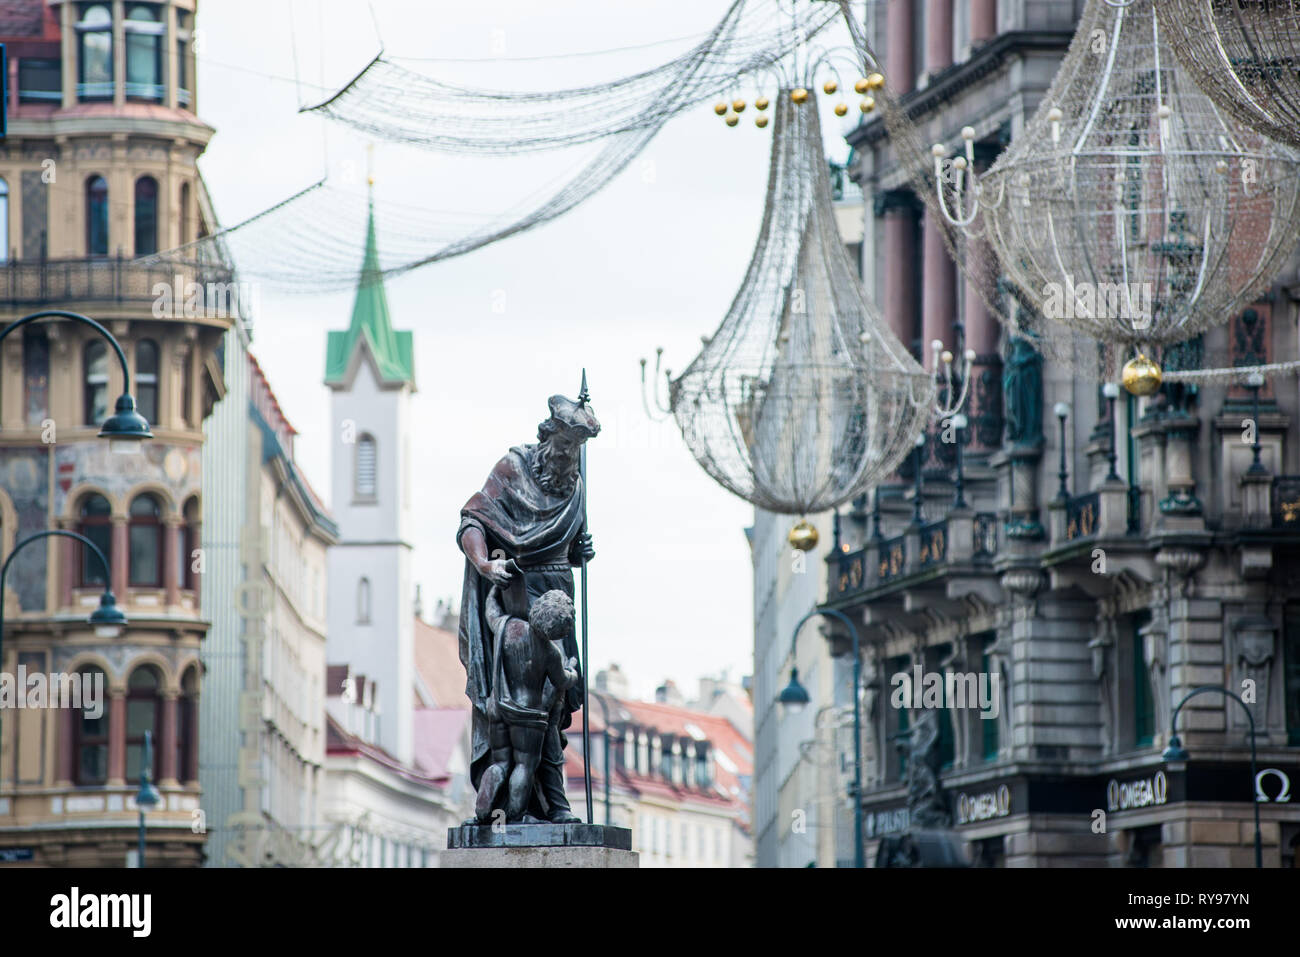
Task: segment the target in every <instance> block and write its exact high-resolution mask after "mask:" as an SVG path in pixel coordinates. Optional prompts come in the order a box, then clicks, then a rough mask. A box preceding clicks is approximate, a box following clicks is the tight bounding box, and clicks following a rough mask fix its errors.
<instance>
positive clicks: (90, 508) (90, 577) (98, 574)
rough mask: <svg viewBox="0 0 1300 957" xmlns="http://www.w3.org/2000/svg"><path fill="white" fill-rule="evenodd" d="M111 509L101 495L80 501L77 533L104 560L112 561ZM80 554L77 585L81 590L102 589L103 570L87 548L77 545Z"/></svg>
mask: <svg viewBox="0 0 1300 957" xmlns="http://www.w3.org/2000/svg"><path fill="white" fill-rule="evenodd" d="M112 516H113V509H112V506H110V505H109V504H108V499H106V498H104V496H102V495H97V494H91V495H87V496H86V497H85V498H84V499H82V500H81V513H80V514H79V515H78V516H77V531H78V532H79V533H81V534H82V535H84V536H86V538H88V539H90V540H91V541H92V542H94V543H95V545H96V546H97V547H98V548H99V550H100V551H101V552H103V553H104V558H106V559H108V560H109V561H112V548H113V525H112V521H113V518H112ZM77 550H78V551H79V552H81V561H80V562H79V563H78V564H79V565H80V568H81V575H80V581H79V584H80V585H81V586H82V587H83V588H92V587H96V586H97V587H100V588H102V587H104V586H105V585H107V584H108V582H107V581H105V580H104V569H103V568H102V567H100V564H99V561H98V560H97V559H96V558H95V555H94V553H93V552H91V550H90V549H89V548H87V547H86V546H84V545H81V544H78V545H77Z"/></svg>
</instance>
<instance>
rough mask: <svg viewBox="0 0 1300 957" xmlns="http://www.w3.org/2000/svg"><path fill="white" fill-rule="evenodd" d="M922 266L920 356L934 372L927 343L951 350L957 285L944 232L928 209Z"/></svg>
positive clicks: (931, 350) (931, 355)
mask: <svg viewBox="0 0 1300 957" xmlns="http://www.w3.org/2000/svg"><path fill="white" fill-rule="evenodd" d="M921 241H922V243H923V245H924V253H923V258H924V264H923V266H922V269H923V270H924V272H922V274H921V276H922V280H923V287H922V288H923V291H922V293H921V353H922V359H923V361H924V364H925V368H926V369H927V370H929V371H931V372H933V371H934V364H935V357H934V350H933V349H931V348H930V343H931V342H933V341H934V340H935V339H942V340H943V345H944V348H945V349H949V350H951V349H952V348H953V347H954V345H955V343H954V342H953V334H952V321H953V319H954V318H956V315H957V288H956V286H957V283H956V276H955V269H954V267H953V264H952V259H951V258H949V256H948V247H947V246H945V245H944V243H943V233H942V232H941V231H940V226H939V224H938V223H937V222H936V221H935V218H934V214H933V213H931V212H930V211H929V210H926V213H925V229H924V235H923V236H922V237H921Z"/></svg>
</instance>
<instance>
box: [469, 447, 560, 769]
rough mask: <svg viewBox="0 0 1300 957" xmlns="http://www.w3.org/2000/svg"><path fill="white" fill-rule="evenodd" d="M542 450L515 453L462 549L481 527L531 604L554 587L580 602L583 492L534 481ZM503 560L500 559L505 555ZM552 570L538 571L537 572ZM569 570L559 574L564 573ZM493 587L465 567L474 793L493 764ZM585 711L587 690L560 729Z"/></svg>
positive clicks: (478, 505) (488, 492) (477, 511)
mask: <svg viewBox="0 0 1300 957" xmlns="http://www.w3.org/2000/svg"><path fill="white" fill-rule="evenodd" d="M535 449H536V446H533V445H526V446H522V447H515V448H512V449H511V450H510V451H509V452H508V453H507V454H506V456H505V457H504V458H503V459H501V461H500V462H498V463H497V464H496V468H494V469H493V470H492V473H491V474H490V475H489V476H488V478H487V481H486V482H485V483H484V484H483V488H482V490H481V491H479V492H476V493H475V494H474V495H473V496H472V497H471V498H470V500H469V501H468V502H466V503H465V507H464V508H462V509H461V512H460V516H461V521H460V529H459V530H458V531H457V533H456V544H457V545H459V544H460V538H461V536H462V535H464V534H465V531H466V530H467V529H469V528H478V529H480V530H481V531H482V533H483V538H484V541H486V542H487V547H488V555H489V556H491V555H492V554H493V553H494V552H496V551H497V550H498V549H499V550H500V551H502V552H504V553H505V556H506V557H507V558H513V559H514V560H515V562H516V564H518V565H519V566H520V567H521V568H522V569H523V570H524V582H525V586H526V588H527V591H528V601H529V603H530V604H531V603H532V602H533V601H535V600H536V599H537V598H538V597H539V596H540V595H542V594H543V593H544V592H547V591H549V590H550V589H552V588H559V589H562V590H563V591H565V592H566V593H567V594H568V595H569V596H570V597H572V596H573V572H572V571H571V570H570V569H569V550H570V548H571V546H572V544H573V541H574V539H575V538H577V537H578V536H579V535H580V534H582V520H583V494H584V490H583V486H582V480H581V479H578V481H577V483H576V484H575V486H574V488H573V491H572V492H570V493H568V494H563V493H554V492H548V491H547V490H546V489H544V488H542V486H541V484H540V483H539V482H538V480H537V477H536V476H535V475H534V474H533V470H532V467H531V463H532V460H533V452H534V450H535ZM497 557H500V556H499V555H498V556H497ZM542 565H544V566H547V567H546V568H544V569H537V570H533V569H535V568H536V566H542ZM561 565H562V566H564V567H562V568H561V567H559V566H561ZM491 587H492V582H491V581H490V580H489V579H486V578H484V577H483V576H482V575H480V574H479V573H478V569H477V568H475V567H474V565H473V563H471V562H470V561H469V560H468V559H466V560H465V587H464V590H463V592H462V594H461V606H460V661H461V664H463V665H464V666H465V693H466V694H467V695H468V696H469V700H470V702H471V703H472V704H473V707H474V712H473V721H472V744H471V747H472V754H471V763H470V780H471V781H472V782H473V785H474V787H475V788H477V787H478V783H479V778H480V776H481V775H482V773H483V770H484V768H485V767H486V766H487V764H488V762H489V758H490V755H489V753H488V751H489V742H488V719H487V701H488V699H489V697H490V696H491V693H492V667H493V665H494V662H493V660H492V650H493V645H492V635H493V631H492V628H491V626H490V625H489V624H488V622H487V618H486V614H485V613H486V606H487V594H488V591H489V590H490V589H491ZM563 646H564V655H565V657H566V658H577V657H578V643H577V639H576V638H575V637H574V635H573V633H572V632H570V633H569V635H568V637H566V638H565V640H564V642H563ZM581 706H582V686H581V683H579V684H577V685H574V687H572V688H570V689H569V690H568V691H567V692H566V694H565V704H564V708H563V710H562V714H561V716H560V724H559V727H560V728H562V729H563V728H567V727H568V726H569V724H570V722H571V720H572V714H573V712H574V711H577V710H578V709H579V708H580V707H581Z"/></svg>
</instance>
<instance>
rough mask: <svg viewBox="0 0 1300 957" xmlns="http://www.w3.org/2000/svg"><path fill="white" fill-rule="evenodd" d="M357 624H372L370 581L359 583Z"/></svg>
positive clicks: (365, 579) (365, 580)
mask: <svg viewBox="0 0 1300 957" xmlns="http://www.w3.org/2000/svg"><path fill="white" fill-rule="evenodd" d="M357 624H358V625H368V624H370V579H369V578H363V579H361V581H359V582H357Z"/></svg>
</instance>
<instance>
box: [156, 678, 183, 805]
mask: <svg viewBox="0 0 1300 957" xmlns="http://www.w3.org/2000/svg"><path fill="white" fill-rule="evenodd" d="M178 697H179V693H178V692H176V691H171V690H168V691H164V692H163V693H162V722H161V723H162V727H161V728H160V729H159V732H158V747H159V750H160V753H159V758H160V760H159V762H158V783H159V784H163V785H170V786H175V785H176V784H177V783H178V782H177V778H176V775H177V774H178V769H177V767H176V719H177V698H178Z"/></svg>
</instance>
